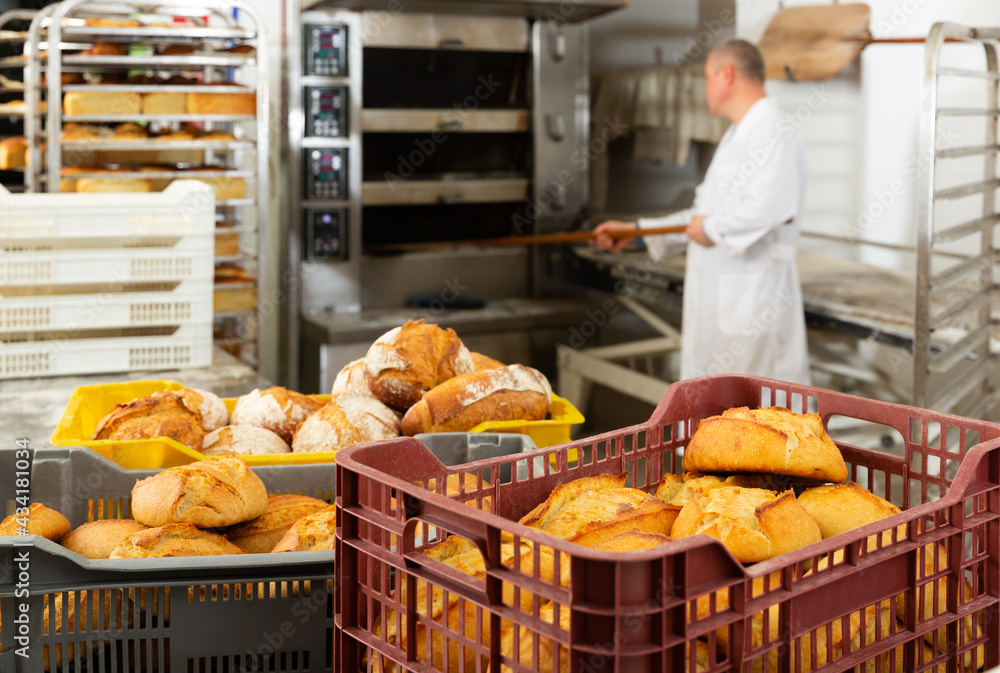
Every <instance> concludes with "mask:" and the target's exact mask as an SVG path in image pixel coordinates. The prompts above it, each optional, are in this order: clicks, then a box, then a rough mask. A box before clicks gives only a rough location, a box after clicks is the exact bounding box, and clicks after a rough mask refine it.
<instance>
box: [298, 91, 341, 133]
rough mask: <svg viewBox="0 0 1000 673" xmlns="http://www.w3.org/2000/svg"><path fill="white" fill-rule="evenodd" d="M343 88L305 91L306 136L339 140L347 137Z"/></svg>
mask: <svg viewBox="0 0 1000 673" xmlns="http://www.w3.org/2000/svg"><path fill="white" fill-rule="evenodd" d="M346 102H347V89H346V88H345V87H340V86H338V87H308V88H307V89H306V135H307V136H311V137H319V138H339V137H343V136H346V135H347V117H346V114H345V110H346V107H347V106H346Z"/></svg>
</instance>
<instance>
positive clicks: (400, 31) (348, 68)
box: [285, 0, 627, 388]
mask: <svg viewBox="0 0 1000 673" xmlns="http://www.w3.org/2000/svg"><path fill="white" fill-rule="evenodd" d="M626 2H627V0H604V1H603V2H590V1H589V0H574V2H572V3H538V2H519V1H516V0H500V1H497V0H484V1H465V2H458V1H454V0H440V1H436V2H403V1H402V0H398V1H396V2H389V3H388V4H387V3H385V2H381V3H367V2H364V1H360V0H359V1H344V2H325V3H318V4H315V5H313V6H311V7H309V8H308V9H305V10H304V11H303V7H302V6H301V5H297V4H296V3H295V2H293V3H291V5H290V7H289V17H288V22H289V26H290V29H291V31H292V34H291V36H290V38H291V39H290V40H289V54H290V56H289V78H288V91H287V102H288V120H289V124H288V129H289V133H288V141H289V152H288V157H289V166H288V168H289V174H290V177H291V180H290V191H291V202H292V207H291V212H290V213H289V218H288V227H289V235H288V244H289V247H288V255H287V258H288V270H287V273H286V279H287V280H288V287H289V290H290V292H289V302H288V304H287V306H288V309H289V310H288V316H287V320H286V322H285V324H286V325H287V330H288V339H287V344H288V372H287V376H286V377H285V378H286V380H289V381H291V382H297V380H298V379H297V375H298V373H299V372H300V371H302V372H306V373H307V379H308V378H311V375H309V373H310V372H312V371H314V370H315V369H316V368H317V367H318V368H319V369H321V370H322V372H321V374H320V375H319V377H318V380H316V381H311V380H310V381H306V382H304V384H305V387H310V386H311V385H315V386H316V387H320V388H322V387H325V386H326V384H327V383H328V380H327V379H328V378H329V370H335V369H337V368H339V364H342V363H339V362H338V361H339V360H341V359H344V358H346V357H348V356H349V355H351V354H353V352H352V351H351V348H347V351H344V352H341V351H337V352H338V353H340V355H338V356H337V357H332V356H327V357H325V358H324V357H320V360H323V361H322V362H318V363H317V361H316V356H315V354H313V355H304V354H303V353H302V352H300V349H299V345H300V342H301V341H302V335H303V334H305V335H306V337H307V338H306V340H307V341H309V340H310V339H312V340H315V338H314V337H315V335H316V334H323V335H325V336H324V337H323V338H324V339H325V340H326V341H327V342H328V343H329V342H341V345H343V344H347V343H351V342H350V341H349V339H352V338H357V339H358V341H357V343H358V346H357V348H355V349H354V350H355V351H356V350H358V349H360V345H361V344H363V343H364V342H365V339H367V335H368V333H365V334H361V333H359V331H358V329H359V328H358V325H360V324H363V325H366V326H369V327H371V333H372V334H374V336H378V333H376V331H377V330H378V329H380V328H381V326H382V325H383V324H386V325H389V327H391V326H392V324H391V322H392V321H393V320H397V319H398V318H399V311H400V310H401V309H404V308H405V307H411V306H413V305H414V304H415V303H417V304H419V303H420V302H421V301H423V302H424V303H428V302H433V301H434V300H435V299H439V300H440V301H439V303H443V302H444V299H443V297H445V296H451V295H455V296H456V297H458V295H461V297H462V298H463V299H464V300H466V301H465V302H463V303H464V304H468V303H469V302H473V303H474V302H477V301H478V302H483V303H485V302H514V303H516V304H517V305H518V306H528V305H529V304H528V303H526V302H528V301H529V300H540V299H542V298H543V297H544V296H545V295H546V288H547V286H548V284H547V279H546V276H545V273H544V268H543V266H544V265H543V263H542V258H541V256H540V255H538V254H537V251H533V250H531V249H527V248H519V249H510V248H508V249H489V248H472V247H462V246H454V247H452V248H450V249H441V250H434V251H418V252H407V253H399V252H395V251H393V252H387V251H386V249H385V247H386V246H387V245H397V244H400V243H427V242H434V241H452V242H453V241H463V240H468V239H476V238H494V237H500V236H506V235H512V234H531V233H544V232H553V231H561V230H565V229H567V228H569V226H570V224H571V222H572V221H573V218H574V216H575V215H576V214H577V213H579V212H580V210H581V209H582V208H583V206H584V204H585V203H586V199H587V192H586V188H587V184H588V179H587V174H586V166H585V165H584V166H581V165H580V162H578V161H574V159H573V157H574V156H579V154H580V153H581V152H584V153H585V150H586V147H587V140H588V137H589V135H588V125H589V116H588V106H589V83H588V77H589V72H588V62H587V31H586V25H585V23H584V20H585V19H587V18H590V17H591V16H595V15H597V14H599V13H602V12H605V11H609V10H611V9H614V8H616V7H620V6H624V5H625V4H626ZM368 5H371V6H372V7H375V8H373V9H369V8H368ZM574 153H575V154H574ZM537 308H538V305H535V306H532V307H531V310H532V311H534V312H537ZM483 315H485V314H483ZM480 317H481V318H482V316H480ZM482 319H483V320H485V318H482ZM440 322H447V320H441V321H440ZM480 322H481V321H480ZM508 322H509V321H508ZM487 323H488V320H487ZM303 326H304V329H303ZM501 327H502V326H498V328H501ZM386 329H388V327H387V328H386ZM338 330H339V331H338ZM487 331H489V330H488V329H487ZM492 331H493V332H494V333H496V331H497V330H492ZM348 334H350V335H351V336H348ZM310 335H313V336H310ZM338 335H340V336H343V340H342V339H340V337H339V336H338ZM373 338H374V337H373ZM369 342H370V340H369ZM322 345H323V344H320V345H319V347H320V348H321V349H322ZM328 350H329V349H328ZM330 352H332V351H330ZM516 356H517V354H513V353H512V354H511V357H516ZM522 357H527V356H526V355H522ZM303 360H306V361H307V362H305V364H303ZM333 373H335V371H334V372H333Z"/></svg>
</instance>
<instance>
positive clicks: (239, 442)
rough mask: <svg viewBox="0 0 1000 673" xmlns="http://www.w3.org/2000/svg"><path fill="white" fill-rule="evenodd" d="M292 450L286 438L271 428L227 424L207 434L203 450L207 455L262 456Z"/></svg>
mask: <svg viewBox="0 0 1000 673" xmlns="http://www.w3.org/2000/svg"><path fill="white" fill-rule="evenodd" d="M291 450H292V449H291V447H290V446H288V444H285V440H283V439H282V438H281V437H278V435H276V434H274V433H273V432H271V431H270V430H265V429H264V428H258V427H255V426H253V425H227V426H226V427H224V428H219V429H218V430H215V431H213V432H210V433H208V434H207V435H205V443H204V444H203V445H202V450H201V452H202V453H204V454H205V455H206V456H221V455H223V454H226V453H235V454H236V455H238V456H260V455H265V454H273V453H288V452H290V451H291Z"/></svg>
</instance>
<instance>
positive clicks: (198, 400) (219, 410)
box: [153, 388, 229, 432]
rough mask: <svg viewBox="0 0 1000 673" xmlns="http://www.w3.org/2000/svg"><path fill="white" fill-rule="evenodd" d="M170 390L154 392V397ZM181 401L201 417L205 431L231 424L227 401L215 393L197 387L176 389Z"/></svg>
mask: <svg viewBox="0 0 1000 673" xmlns="http://www.w3.org/2000/svg"><path fill="white" fill-rule="evenodd" d="M167 392H169V391H163V392H158V393H153V397H162V396H163V395H165V394H166V393H167ZM176 393H177V394H178V395H180V397H181V401H182V402H183V404H184V406H185V407H187V408H188V410H189V411H191V412H192V413H194V414H195V415H196V416H198V418H199V419H201V427H202V428H203V429H204V430H205V432H212V431H213V430H218V429H219V428H221V427H223V426H226V425H229V410H228V409H226V403H225V402H223V401H222V398H221V397H219V396H218V395H216V394H215V393H212V392H209V391H207V390H198V389H196V388H181V389H180V390H178V391H176Z"/></svg>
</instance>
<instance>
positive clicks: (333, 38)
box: [304, 25, 347, 77]
mask: <svg viewBox="0 0 1000 673" xmlns="http://www.w3.org/2000/svg"><path fill="white" fill-rule="evenodd" d="M304 33H305V34H304V37H305V43H306V45H305V47H306V53H305V59H306V62H305V74H307V75H320V76H322V77H343V76H345V75H346V74H347V27H346V26H340V25H333V26H318V25H307V26H305V31H304Z"/></svg>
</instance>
